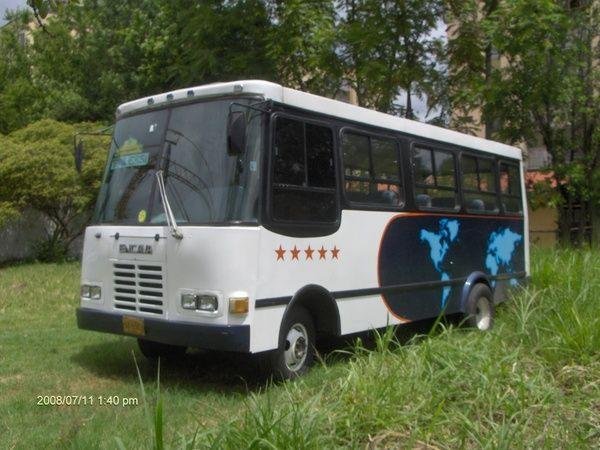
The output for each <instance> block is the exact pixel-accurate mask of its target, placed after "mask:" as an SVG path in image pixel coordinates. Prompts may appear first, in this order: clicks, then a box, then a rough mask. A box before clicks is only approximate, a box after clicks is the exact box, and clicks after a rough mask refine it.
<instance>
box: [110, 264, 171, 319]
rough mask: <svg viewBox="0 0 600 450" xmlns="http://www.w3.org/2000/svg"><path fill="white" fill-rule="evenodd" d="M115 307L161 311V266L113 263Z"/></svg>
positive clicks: (155, 312) (151, 311)
mask: <svg viewBox="0 0 600 450" xmlns="http://www.w3.org/2000/svg"><path fill="white" fill-rule="evenodd" d="M113 275H114V293H113V301H114V305H115V308H117V309H121V310H125V311H137V312H141V313H148V314H162V313H163V293H164V280H163V268H162V266H160V265H153V264H147V263H145V264H132V263H115V264H114V265H113Z"/></svg>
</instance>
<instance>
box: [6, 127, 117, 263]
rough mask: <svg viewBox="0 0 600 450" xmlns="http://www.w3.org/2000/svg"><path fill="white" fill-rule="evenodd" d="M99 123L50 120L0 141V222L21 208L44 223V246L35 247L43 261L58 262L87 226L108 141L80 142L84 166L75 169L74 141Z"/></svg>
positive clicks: (42, 244)
mask: <svg viewBox="0 0 600 450" xmlns="http://www.w3.org/2000/svg"><path fill="white" fill-rule="evenodd" d="M97 128H98V124H93V123H82V124H78V125H69V124H65V123H61V122H57V121H54V120H50V119H44V120H41V121H38V122H35V123H33V124H31V125H29V126H27V127H25V128H22V129H20V130H18V131H15V132H13V133H11V134H9V135H8V136H4V137H0V179H2V183H1V184H0V205H1V208H0V221H1V222H5V221H6V220H9V219H10V218H11V217H14V216H16V215H18V214H19V213H20V212H21V211H22V210H24V209H25V208H32V209H34V210H36V211H39V212H40V213H42V214H43V215H44V217H45V218H46V219H47V224H46V225H47V226H46V230H47V241H46V242H43V243H39V244H38V245H37V248H38V250H39V252H40V257H41V258H42V259H44V260H48V259H55V258H58V259H62V257H63V256H64V255H66V253H67V249H68V246H69V245H70V243H71V242H72V241H73V240H74V239H75V238H76V237H77V236H79V235H80V234H81V232H82V231H83V228H84V227H85V225H86V224H87V222H88V220H89V217H90V214H91V208H92V205H93V204H94V202H95V199H96V195H97V191H98V189H99V186H100V180H101V174H102V169H103V167H104V163H105V161H106V148H107V144H108V141H107V139H106V138H103V137H90V138H87V139H86V140H85V144H86V149H85V152H86V161H85V163H84V166H83V170H82V172H81V173H80V174H79V173H77V171H76V170H75V167H74V160H73V136H74V134H75V133H76V132H77V131H91V130H94V129H97Z"/></svg>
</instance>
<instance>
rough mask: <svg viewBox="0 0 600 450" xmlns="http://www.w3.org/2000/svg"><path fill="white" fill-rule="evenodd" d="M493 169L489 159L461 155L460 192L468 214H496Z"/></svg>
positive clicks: (493, 164) (496, 200)
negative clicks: (461, 191)
mask: <svg viewBox="0 0 600 450" xmlns="http://www.w3.org/2000/svg"><path fill="white" fill-rule="evenodd" d="M495 169H496V167H495V162H494V160H493V159H491V158H477V157H475V156H469V155H462V157H461V176H462V190H463V198H464V200H465V207H466V209H467V211H468V212H470V213H475V214H477V213H482V212H494V213H495V212H498V210H499V208H498V198H497V196H496V170H495Z"/></svg>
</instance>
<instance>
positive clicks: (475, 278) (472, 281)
mask: <svg viewBox="0 0 600 450" xmlns="http://www.w3.org/2000/svg"><path fill="white" fill-rule="evenodd" d="M478 283H483V284H485V285H486V286H487V287H488V288H490V291H492V295H493V293H494V288H493V287H492V284H491V283H490V279H489V277H488V276H487V275H486V274H485V273H483V272H473V273H471V274H470V275H469V276H468V277H467V280H466V281H465V284H464V285H463V288H462V292H461V296H460V312H462V313H464V312H466V304H467V299H468V298H469V293H470V292H471V289H473V286H475V285H476V284H478Z"/></svg>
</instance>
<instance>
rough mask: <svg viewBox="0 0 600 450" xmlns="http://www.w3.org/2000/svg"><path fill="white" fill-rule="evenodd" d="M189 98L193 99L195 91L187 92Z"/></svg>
mask: <svg viewBox="0 0 600 450" xmlns="http://www.w3.org/2000/svg"><path fill="white" fill-rule="evenodd" d="M187 96H188V97H193V96H194V90H193V89H190V90H189V91H187Z"/></svg>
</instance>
